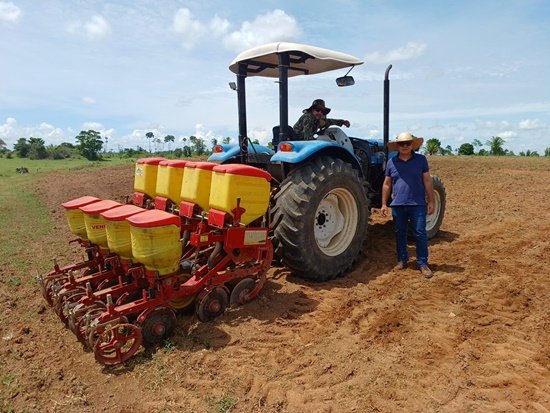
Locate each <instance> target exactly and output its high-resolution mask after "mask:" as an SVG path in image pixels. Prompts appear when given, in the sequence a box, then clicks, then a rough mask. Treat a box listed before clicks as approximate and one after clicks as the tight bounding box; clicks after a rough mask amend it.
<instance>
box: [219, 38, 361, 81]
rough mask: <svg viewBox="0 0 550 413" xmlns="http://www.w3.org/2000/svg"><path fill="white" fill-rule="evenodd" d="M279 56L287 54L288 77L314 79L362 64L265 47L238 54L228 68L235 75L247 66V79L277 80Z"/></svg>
mask: <svg viewBox="0 0 550 413" xmlns="http://www.w3.org/2000/svg"><path fill="white" fill-rule="evenodd" d="M279 53H289V55H290V66H289V68H288V77H292V76H300V75H314V74H317V73H323V72H328V71H330V70H336V69H343V68H346V67H351V66H357V65H361V64H363V62H362V61H361V60H359V59H357V58H356V57H354V56H351V55H349V54H345V53H341V52H335V51H333V50H329V49H323V48H320V47H315V46H308V45H305V44H298V43H282V42H279V43H268V44H264V45H262V46H257V47H253V48H252V49H248V50H245V51H244V52H242V53H240V54H239V55H238V56H237V57H236V58H235V60H233V62H231V64H230V66H229V70H231V71H232V72H233V73H238V72H239V64H240V63H246V64H247V73H246V74H247V76H263V77H279V68H278V65H279V61H278V54H279Z"/></svg>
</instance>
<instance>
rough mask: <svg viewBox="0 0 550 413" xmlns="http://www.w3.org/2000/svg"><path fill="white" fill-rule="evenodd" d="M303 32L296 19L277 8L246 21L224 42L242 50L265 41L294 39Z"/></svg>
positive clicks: (234, 49) (228, 47) (230, 46)
mask: <svg viewBox="0 0 550 413" xmlns="http://www.w3.org/2000/svg"><path fill="white" fill-rule="evenodd" d="M301 33H302V31H301V29H300V27H299V26H298V22H297V21H296V19H295V18H294V17H292V16H289V15H288V14H286V13H285V12H284V11H283V10H279V9H277V10H273V11H271V12H267V13H265V14H261V15H258V16H256V18H255V19H254V20H253V21H252V22H248V21H245V22H244V23H243V24H242V25H241V29H240V30H239V31H234V32H232V33H230V34H229V35H227V36H226V37H225V38H224V39H223V44H224V46H225V47H226V49H228V50H232V51H235V52H241V51H243V50H245V49H248V48H250V47H253V46H257V45H260V44H263V43H269V42H274V41H290V40H294V39H296V38H297V37H299V36H300V34H301Z"/></svg>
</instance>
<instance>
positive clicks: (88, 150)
mask: <svg viewBox="0 0 550 413" xmlns="http://www.w3.org/2000/svg"><path fill="white" fill-rule="evenodd" d="M145 138H146V139H147V141H148V146H149V149H148V150H146V149H144V148H142V147H141V146H137V147H136V149H133V148H121V147H119V148H118V151H117V152H114V151H112V150H111V151H110V153H116V154H118V155H119V156H124V157H137V156H141V155H143V154H147V153H171V154H173V155H174V157H176V158H182V157H192V156H203V155H208V154H210V153H211V150H210V149H209V147H208V146H207V143H206V142H205V140H204V139H203V138H200V137H196V136H189V137H184V138H182V142H183V146H182V147H178V148H176V149H174V150H173V151H172V144H173V143H174V141H175V140H176V138H175V136H174V135H166V136H164V138H163V139H162V140H161V139H160V138H155V135H154V133H153V132H147V133H146V134H145ZM75 141H76V143H74V144H73V143H70V142H63V143H61V144H60V145H47V146H46V142H45V141H44V139H42V138H35V137H30V138H28V139H27V138H19V139H18V140H17V142H16V143H15V144H14V145H13V150H12V151H10V150H9V149H8V147H7V144H6V142H5V141H4V140H3V139H1V138H0V155H2V156H5V157H6V158H12V157H13V156H17V157H19V158H29V159H66V158H71V157H77V156H83V157H84V158H86V159H88V160H90V161H97V160H100V159H101V157H102V154H104V153H106V150H107V144H108V141H109V139H108V137H107V136H105V137H102V136H101V134H100V133H99V132H97V131H95V130H87V131H81V132H80V133H79V134H78V135H77V136H75ZM230 142H231V138H230V137H226V138H224V139H222V143H223V144H229V143H230ZM255 143H259V142H258V141H257V140H256V141H255ZM151 144H153V148H151ZM210 144H212V146H211V148H213V147H214V146H216V145H218V139H216V138H213V139H211V140H210ZM165 145H167V147H168V150H167V151H165Z"/></svg>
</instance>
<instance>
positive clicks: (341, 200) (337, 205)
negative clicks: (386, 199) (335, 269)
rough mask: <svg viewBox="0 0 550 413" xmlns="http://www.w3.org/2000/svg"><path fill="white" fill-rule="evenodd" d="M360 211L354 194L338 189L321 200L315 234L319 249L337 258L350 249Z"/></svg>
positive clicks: (316, 218) (316, 215) (316, 213)
mask: <svg viewBox="0 0 550 413" xmlns="http://www.w3.org/2000/svg"><path fill="white" fill-rule="evenodd" d="M357 220H358V211H357V204H356V202H355V198H354V196H353V194H352V193H351V192H350V191H348V190H347V189H344V188H337V189H334V190H332V191H330V192H329V193H327V195H326V196H325V197H324V198H323V199H322V200H321V202H320V203H319V206H318V207H317V211H316V212H315V221H314V223H313V225H314V233H315V241H316V242H317V246H318V247H319V249H320V250H321V251H322V252H323V253H324V254H326V255H328V256H337V255H339V254H341V253H342V252H344V251H345V250H346V248H348V247H349V245H350V244H351V242H352V241H353V238H354V236H355V231H356V228H357Z"/></svg>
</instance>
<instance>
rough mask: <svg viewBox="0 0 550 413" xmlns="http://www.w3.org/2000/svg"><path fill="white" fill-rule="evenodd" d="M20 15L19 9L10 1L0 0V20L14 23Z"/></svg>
mask: <svg viewBox="0 0 550 413" xmlns="http://www.w3.org/2000/svg"><path fill="white" fill-rule="evenodd" d="M20 16H21V9H20V8H19V7H17V6H16V5H15V4H13V3H12V2H5V1H0V22H7V23H15V22H16V21H17V20H19V17H20Z"/></svg>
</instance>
